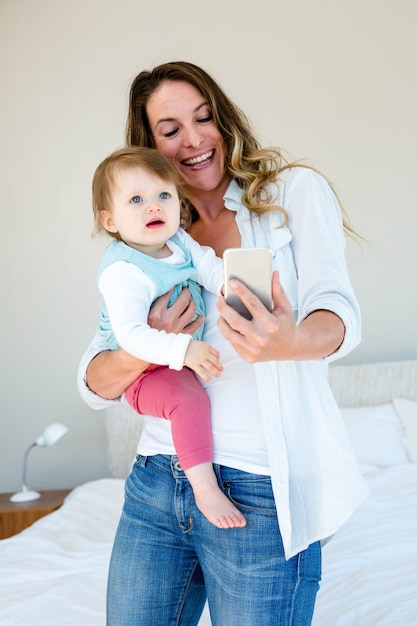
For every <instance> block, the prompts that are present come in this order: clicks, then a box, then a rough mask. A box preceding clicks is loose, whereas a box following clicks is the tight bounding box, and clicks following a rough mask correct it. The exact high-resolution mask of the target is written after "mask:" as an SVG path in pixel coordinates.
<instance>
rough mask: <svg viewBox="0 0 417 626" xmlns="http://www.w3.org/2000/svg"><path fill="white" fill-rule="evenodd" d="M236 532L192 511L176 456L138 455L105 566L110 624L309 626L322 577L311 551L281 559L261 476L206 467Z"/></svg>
mask: <svg viewBox="0 0 417 626" xmlns="http://www.w3.org/2000/svg"><path fill="white" fill-rule="evenodd" d="M214 468H215V471H216V474H217V477H218V481H219V484H220V486H221V487H222V489H223V491H224V492H225V493H226V494H227V495H228V496H229V497H230V498H231V500H232V501H233V502H234V503H235V504H236V505H237V506H238V508H239V509H240V510H241V511H242V513H243V514H244V515H245V517H246V520H247V525H246V526H245V527H244V528H232V529H219V528H217V527H216V526H214V525H213V524H211V523H210V522H209V521H208V520H207V519H206V518H205V517H204V516H203V515H202V513H200V511H199V510H198V509H197V507H196V505H195V501H194V495H193V492H192V489H191V486H190V484H189V482H188V480H187V478H186V477H185V475H184V472H183V471H182V469H181V466H179V464H178V460H177V457H175V456H173V457H170V456H165V455H156V456H150V457H143V456H138V457H137V459H136V463H135V464H134V466H133V468H132V472H131V474H130V476H129V477H128V479H127V481H126V496H125V504H124V507H123V512H122V516H121V519H120V523H119V527H118V530H117V533H116V538H115V542H114V546H113V553H112V557H111V562H110V571H109V580H108V593H107V625H108V626H196V625H197V624H198V621H199V618H200V615H201V613H202V610H203V608H204V603H205V600H206V597H207V599H208V604H209V609H210V615H211V620H212V623H213V626H242V625H244V626H278V625H279V626H307V625H309V624H310V623H311V619H312V615H313V610H314V603H315V599H316V594H317V591H318V587H319V580H320V575H321V549H320V544H319V543H314V544H312V545H311V546H310V547H309V548H308V549H307V550H305V551H304V552H302V553H300V554H298V555H296V556H295V557H293V558H291V559H289V560H288V561H286V560H285V558H284V550H283V546H282V541H281V535H280V532H279V527H278V520H277V515H276V509H275V502H274V498H273V495H272V488H271V481H270V478H269V477H268V476H260V475H257V474H248V473H246V472H242V471H239V470H235V469H231V468H228V467H224V466H219V465H215V466H214Z"/></svg>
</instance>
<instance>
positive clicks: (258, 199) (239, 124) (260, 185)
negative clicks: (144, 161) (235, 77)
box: [126, 61, 357, 237]
mask: <svg viewBox="0 0 417 626" xmlns="http://www.w3.org/2000/svg"><path fill="white" fill-rule="evenodd" d="M164 81H172V82H174V81H182V82H187V83H189V84H190V85H192V86H193V87H195V88H196V89H197V90H198V91H199V92H200V93H201V94H202V95H203V97H204V98H205V99H206V101H207V103H208V104H209V106H210V108H211V112H212V115H213V120H214V122H215V124H216V126H217V128H218V129H219V131H220V133H221V135H222V137H223V140H224V144H225V155H226V161H225V167H226V170H227V172H228V174H230V176H231V177H233V178H234V179H235V180H236V181H237V183H238V185H239V186H240V187H241V189H242V190H243V196H242V202H243V204H244V205H245V206H246V207H247V208H248V209H249V210H250V211H253V212H254V213H256V214H258V215H262V214H264V213H266V212H267V211H271V210H273V211H280V212H281V213H282V214H283V216H284V221H283V224H286V223H287V221H288V216H287V212H286V211H285V209H284V208H283V207H280V206H278V205H277V204H274V198H273V196H272V195H271V194H269V193H268V191H267V189H268V184H269V183H273V182H277V181H278V179H279V173H280V172H282V171H283V170H285V169H288V168H290V167H293V166H295V165H297V166H298V167H309V166H306V165H304V164H301V163H290V162H288V161H287V160H286V158H285V157H284V156H283V154H282V152H281V151H280V150H279V149H277V148H262V147H261V146H260V144H259V142H258V140H257V139H256V137H255V136H254V134H253V132H252V129H251V125H250V122H249V120H248V118H247V117H246V115H245V114H244V113H243V111H241V110H240V108H239V107H238V106H237V105H236V104H234V103H233V102H232V101H231V100H230V98H228V97H227V96H226V94H225V93H224V91H223V90H222V89H221V88H220V86H219V85H218V84H217V83H216V81H215V80H214V79H213V78H212V77H211V76H210V75H209V74H208V73H207V72H206V71H205V70H203V69H202V68H200V67H198V66H197V65H194V64H193V63H188V62H186V61H175V62H170V63H164V64H162V65H158V66H157V67H155V68H154V69H153V70H150V71H148V70H145V71H143V72H140V74H138V75H137V76H136V78H135V79H134V80H133V82H132V85H131V88H130V94H129V113H128V119H127V125H126V143H127V145H128V146H145V147H151V148H155V147H156V145H155V141H154V137H153V134H152V131H151V128H150V125H149V120H148V116H147V112H146V106H147V103H148V100H149V98H150V96H151V95H152V94H153V93H154V92H155V91H156V90H157V89H158V87H159V86H160V85H161V83H163V82H164ZM310 169H314V168H310ZM327 182H329V181H327ZM329 185H330V186H331V184H330V182H329ZM333 191H334V189H333ZM336 197H337V196H336ZM338 202H339V205H340V209H341V212H342V219H343V226H344V230H345V234H347V235H351V236H353V237H357V235H356V233H355V231H354V230H353V228H352V227H351V225H350V224H349V220H348V218H347V215H346V212H345V210H344V208H343V206H342V204H341V202H340V200H339V199H338ZM196 219H198V214H197V212H196V211H195V209H194V207H193V206H192V205H191V204H190V203H188V220H189V221H195V220H196Z"/></svg>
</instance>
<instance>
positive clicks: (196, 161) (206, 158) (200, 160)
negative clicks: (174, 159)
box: [184, 150, 214, 165]
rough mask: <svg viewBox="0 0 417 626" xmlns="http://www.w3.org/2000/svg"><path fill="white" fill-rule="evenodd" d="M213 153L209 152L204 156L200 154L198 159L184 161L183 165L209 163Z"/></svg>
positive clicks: (212, 151)
mask: <svg viewBox="0 0 417 626" xmlns="http://www.w3.org/2000/svg"><path fill="white" fill-rule="evenodd" d="M213 153H214V150H210V152H206V153H205V154H201V155H200V156H198V157H194V158H192V159H185V160H184V164H185V165H201V163H204V162H206V161H209V160H210V159H211V157H212V156H213Z"/></svg>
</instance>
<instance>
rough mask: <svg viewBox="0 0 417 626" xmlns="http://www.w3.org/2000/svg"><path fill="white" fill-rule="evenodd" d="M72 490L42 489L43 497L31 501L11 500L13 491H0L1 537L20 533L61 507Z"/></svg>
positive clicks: (4, 537)
mask: <svg viewBox="0 0 417 626" xmlns="http://www.w3.org/2000/svg"><path fill="white" fill-rule="evenodd" d="M70 491H71V489H58V490H55V491H41V492H40V493H41V497H40V498H38V500H32V501H31V502H10V499H9V498H10V496H11V495H12V494H11V493H0V539H6V537H11V536H12V535H16V534H17V533H20V531H21V530H24V529H25V528H27V527H28V526H30V525H31V524H33V522H36V520H38V519H40V518H41V517H44V515H48V513H52V511H55V510H56V509H59V507H60V506H61V505H62V503H63V501H64V499H65V496H67V495H68V494H69V493H70Z"/></svg>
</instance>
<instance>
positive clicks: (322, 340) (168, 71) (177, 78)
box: [80, 62, 367, 626]
mask: <svg viewBox="0 0 417 626" xmlns="http://www.w3.org/2000/svg"><path fill="white" fill-rule="evenodd" d="M127 142H128V144H133V145H143V146H150V147H155V148H157V149H158V150H159V151H160V152H161V153H162V154H164V155H165V156H166V157H168V158H169V159H170V161H171V162H172V164H173V165H174V167H175V168H176V169H177V171H178V173H179V175H180V178H181V180H182V183H183V192H184V194H185V196H186V198H187V199H188V203H189V217H190V219H189V225H188V231H189V232H190V234H191V235H192V236H193V237H194V238H195V239H196V240H197V241H198V242H199V243H200V244H203V245H209V246H212V247H213V248H214V250H215V251H216V253H217V255H218V256H221V255H222V254H223V252H224V250H225V249H226V248H230V247H240V246H242V247H252V246H266V247H269V248H271V249H272V251H273V263H274V269H275V270H279V274H278V272H274V275H273V281H272V291H273V301H274V306H273V310H272V313H270V312H269V311H267V310H266V309H265V308H264V306H263V305H262V304H261V302H260V301H259V300H257V298H256V297H255V296H254V295H252V294H251V293H250V292H249V291H248V290H247V289H246V288H245V287H244V285H242V284H241V283H239V282H238V281H234V282H233V284H232V285H231V286H232V288H233V290H234V291H235V293H236V294H237V295H238V296H239V297H241V299H242V300H243V301H244V303H245V305H246V306H247V308H248V309H249V310H250V312H251V313H252V316H253V319H252V320H250V321H249V320H246V319H244V318H242V317H241V316H239V315H238V313H236V312H235V311H234V310H233V309H231V307H229V306H228V305H227V304H226V302H225V301H224V300H223V299H218V300H216V299H215V298H214V297H211V296H210V295H207V294H206V297H205V301H206V327H205V333H204V340H205V341H207V342H208V343H210V344H211V345H214V346H215V347H216V348H217V349H218V350H220V354H221V360H222V363H223V366H224V371H223V374H222V376H221V377H220V378H219V379H218V380H216V381H213V382H212V383H209V384H205V387H206V391H207V393H208V394H209V398H210V404H211V413H212V428H213V440H214V457H215V458H214V461H215V466H214V467H215V471H216V474H217V477H218V480H219V484H220V486H221V487H222V488H223V490H224V492H225V493H226V494H227V495H228V496H229V497H230V498H231V499H232V501H233V502H234V504H235V505H236V506H237V507H238V508H239V509H240V510H241V511H242V513H244V515H245V517H246V520H247V525H246V527H245V528H236V529H228V530H227V531H224V530H220V529H218V528H215V527H212V528H209V527H208V526H209V523H208V522H207V523H206V522H205V520H204V519H203V518H202V515H201V514H199V511H198V509H197V508H196V506H195V503H194V501H193V499H192V497H191V492H190V488H189V485H188V484H187V481H186V480H185V479H184V474H183V472H182V470H181V468H180V467H179V466H178V464H177V463H176V459H175V457H173V456H172V455H174V448H173V446H172V439H171V437H170V432H169V425H168V424H167V423H166V422H165V421H163V420H157V419H156V418H148V419H147V422H146V424H145V428H144V432H143V435H142V437H141V441H140V443H139V447H138V457H137V460H136V463H135V465H134V467H133V468H132V472H131V474H130V476H129V478H128V479H127V482H126V499H125V505H124V509H123V513H122V517H121V521H120V525H119V528H118V532H117V535H116V539H115V544H114V548H113V555H112V560H111V565H110V573H109V585H108V624H109V626H113V625H116V624H123V625H124V626H126V625H131V626H133V625H135V626H137V625H139V624H140V625H142V624H158V625H161V626H164V625H165V624H166V625H168V624H174V623H175V624H181V625H182V626H190V625H194V624H197V623H198V619H199V615H200V613H201V610H202V607H203V605H204V600H205V597H206V595H207V598H208V603H209V608H210V614H211V619H212V622H213V624H214V625H215V626H235V625H237V624H239V625H240V624H242V623H243V624H245V626H251V625H255V624H256V626H272V625H275V624H283V625H290V624H291V625H297V626H304V625H307V624H310V623H311V619H312V614H313V609H314V602H315V597H316V593H317V590H318V584H319V579H320V573H321V572H320V570H321V554H320V540H323V539H325V538H327V537H329V536H331V535H332V534H333V533H334V532H335V531H336V530H337V528H339V527H340V525H341V524H342V523H343V522H344V521H345V520H346V519H347V518H348V517H349V515H350V514H351V513H352V512H353V511H354V510H355V509H356V508H357V506H358V505H359V504H360V502H361V501H362V500H363V498H364V497H365V495H366V492H367V489H366V487H365V484H364V482H363V480H362V477H361V475H360V473H359V471H358V469H357V466H356V463H355V460H354V457H353V454H352V451H351V448H350V444H349V441H348V437H347V434H346V431H345V429H344V426H343V421H342V418H341V415H340V413H339V411H338V409H337V406H336V404H335V401H334V399H333V396H332V394H331V392H330V389H329V387H328V384H327V362H328V361H329V360H332V359H336V358H338V357H341V356H344V355H345V354H347V353H348V352H349V351H350V350H351V349H352V348H354V347H355V346H356V345H357V343H358V341H359V336H360V316H359V310H358V306H357V302H356V299H355V297H354V294H353V292H352V288H351V285H350V282H349V278H348V273H347V269H346V264H345V259H344V234H343V222H342V217H341V212H340V208H339V206H338V203H337V200H336V198H335V196H334V194H333V192H332V190H331V189H330V187H329V185H328V184H327V183H326V182H325V180H324V179H323V178H322V177H321V176H319V175H318V174H317V173H315V172H314V171H312V170H310V169H308V168H304V167H296V166H292V167H290V166H289V165H286V164H285V163H284V161H283V159H282V158H281V156H280V155H279V153H277V152H276V151H273V150H263V149H261V148H260V146H259V145H258V143H257V141H256V139H255V138H254V137H253V134H252V132H251V130H250V127H249V124H248V122H247V120H246V118H245V116H244V115H243V114H242V112H241V111H239V109H238V108H237V107H236V106H235V105H234V104H233V103H232V102H231V101H230V100H229V99H228V98H227V96H226V95H225V94H224V93H223V91H222V90H221V89H220V87H219V86H218V85H217V84H216V83H215V81H214V80H213V79H212V78H211V77H210V76H209V75H208V74H207V73H206V72H204V71H203V70H202V69H200V68H198V67H196V66H195V65H192V64H190V63H184V62H177V63H168V64H164V65H162V66H159V67H157V68H155V69H154V70H153V71H152V72H142V73H141V74H139V75H138V76H137V78H136V79H135V80H134V81H133V84H132V87H131V93H130V111H129V120H128V126H127ZM346 228H347V229H348V227H346ZM188 298H189V294H187V293H184V294H183V301H182V302H181V301H179V300H177V303H176V304H177V306H176V308H175V310H172V309H173V307H172V308H171V309H170V310H168V311H167V310H166V300H167V297H165V296H164V297H163V299H162V301H161V300H160V301H159V302H158V303H157V305H156V306H155V307H154V310H153V314H152V317H151V319H150V323H151V325H153V326H155V327H157V328H159V329H161V328H166V329H169V330H173V331H175V332H179V331H182V330H183V329H184V327H186V325H187V323H188V322H190V320H191V319H192V318H193V315H194V310H193V306H192V303H189V304H188V306H187V303H188V302H189V300H188ZM216 307H217V310H216ZM218 314H220V317H219V315H218ZM196 323H197V324H198V322H194V323H193V324H194V325H192V326H191V329H190V330H194V327H195V325H196ZM219 331H220V332H219ZM106 348H107V346H106V345H105V344H104V345H103V344H102V343H100V342H99V341H97V340H94V341H93V343H92V344H91V346H90V349H89V350H88V352H87V353H86V355H85V356H84V359H83V362H82V363H81V366H80V373H81V375H83V374H84V372H85V371H86V370H87V367H88V370H87V374H86V381H87V384H88V387H89V388H90V390H92V391H89V390H88V389H87V386H86V385H85V384H83V377H82V376H81V383H80V388H81V392H82V394H83V397H84V398H85V399H86V400H87V401H88V402H89V404H90V405H91V406H94V407H96V408H101V407H103V406H106V404H107V403H108V402H109V401H108V400H104V399H103V398H116V397H118V396H120V395H121V394H122V393H123V391H124V389H125V388H126V387H127V386H128V385H129V384H130V383H131V382H133V380H135V378H137V376H138V375H139V374H140V373H141V372H142V371H143V369H144V368H145V367H146V366H147V364H146V363H141V362H138V361H135V360H133V359H132V358H130V357H128V356H127V355H126V354H124V353H123V352H121V351H116V352H109V351H105V350H106ZM99 352H100V354H98V353H99ZM96 355H97V356H96ZM93 392H95V394H96V395H94V393H93Z"/></svg>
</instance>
